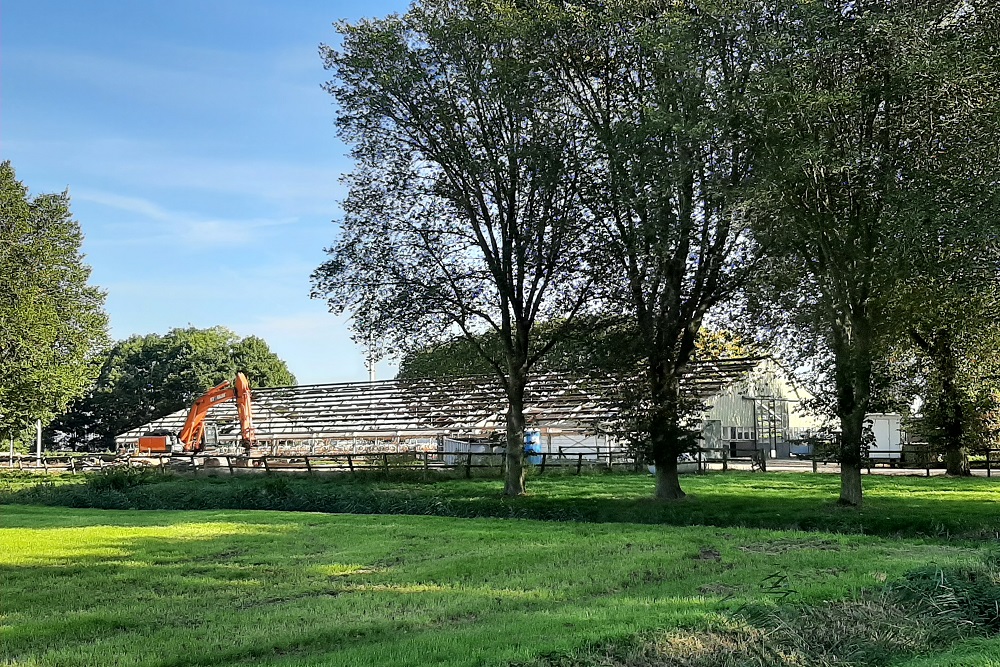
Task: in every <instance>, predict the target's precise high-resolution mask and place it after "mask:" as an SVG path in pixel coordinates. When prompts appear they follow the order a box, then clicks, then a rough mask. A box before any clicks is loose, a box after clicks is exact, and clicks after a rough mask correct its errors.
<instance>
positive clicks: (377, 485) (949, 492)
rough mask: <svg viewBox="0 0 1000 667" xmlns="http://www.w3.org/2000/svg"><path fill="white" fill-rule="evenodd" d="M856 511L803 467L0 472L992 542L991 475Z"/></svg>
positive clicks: (428, 511)
mask: <svg viewBox="0 0 1000 667" xmlns="http://www.w3.org/2000/svg"><path fill="white" fill-rule="evenodd" d="M864 482H865V506H864V508H863V509H862V510H860V511H857V510H853V509H845V508H842V507H839V506H837V505H836V503H835V500H836V498H837V495H838V490H839V486H838V485H839V480H838V479H837V478H836V477H834V476H831V475H813V474H806V473H767V474H759V473H758V474H752V473H737V472H731V473H712V474H708V475H701V476H691V477H686V478H685V479H684V486H685V489H686V490H687V491H688V493H689V497H688V498H687V499H686V500H684V501H682V502H677V503H660V502H655V501H653V500H652V499H651V498H650V495H651V493H652V481H651V478H649V477H648V476H645V475H635V474H632V475H626V474H614V475H584V476H579V477H576V476H546V477H534V478H532V479H530V480H529V485H528V489H529V495H527V496H525V497H521V498H503V497H501V495H500V491H501V484H500V483H499V482H498V481H496V480H482V479H480V480H463V479H439V478H431V480H430V481H420V480H419V479H403V480H398V479H393V478H389V479H386V478H379V477H363V476H349V475H329V476H316V477H307V476H305V475H298V476H295V475H263V474H262V475H247V476H236V477H232V478H231V477H228V476H227V475H220V476H218V477H204V476H202V477H181V476H169V475H168V476H163V475H158V474H151V473H142V472H125V473H121V472H113V473H110V474H104V475H86V476H83V475H80V476H76V477H72V476H61V477H56V478H43V477H24V476H21V477H17V478H16V479H11V478H6V477H4V476H2V475H0V503H21V504H37V505H54V506H65V507H95V508H105V509H272V510H285V511H317V512H344V513H358V514H412V515H436V516H452V517H467V518H470V517H471V518H474V517H497V518H525V519H540V520H549V521H552V520H556V521H585V522H595V523H606V522H629V523H647V524H670V525H677V526H688V525H711V526H733V527H747V528H771V529H779V530H809V531H816V530H821V531H830V532H843V533H864V534H877V535H885V536H910V537H918V536H919V537H935V538H954V537H958V538H967V539H994V540H995V539H998V538H1000V502H998V501H1000V480H993V479H983V478H967V479H946V478H930V479H927V478H920V477H881V476H872V477H866V478H865V480H864Z"/></svg>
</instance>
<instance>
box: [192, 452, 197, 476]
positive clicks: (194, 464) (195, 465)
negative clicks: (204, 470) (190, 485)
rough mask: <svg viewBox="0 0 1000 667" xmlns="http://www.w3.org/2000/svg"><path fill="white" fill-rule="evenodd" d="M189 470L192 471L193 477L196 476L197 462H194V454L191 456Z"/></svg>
mask: <svg viewBox="0 0 1000 667" xmlns="http://www.w3.org/2000/svg"><path fill="white" fill-rule="evenodd" d="M191 469H192V470H193V471H194V474H195V475H197V474H198V462H197V461H196V460H195V458H194V454H192V455H191Z"/></svg>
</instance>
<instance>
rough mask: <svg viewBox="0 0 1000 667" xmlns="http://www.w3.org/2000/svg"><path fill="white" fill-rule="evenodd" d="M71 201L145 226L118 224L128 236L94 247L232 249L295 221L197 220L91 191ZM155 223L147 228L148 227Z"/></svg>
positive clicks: (139, 201) (148, 203)
mask: <svg viewBox="0 0 1000 667" xmlns="http://www.w3.org/2000/svg"><path fill="white" fill-rule="evenodd" d="M72 196H73V199H74V200H75V201H85V202H91V203H94V204H99V205H101V206H106V207H109V208H113V209H116V210H119V211H124V212H126V213H131V214H134V215H136V216H138V217H139V218H140V219H142V220H143V221H144V222H145V223H146V224H145V225H144V226H142V225H138V224H134V223H120V225H121V226H123V227H124V226H128V228H129V232H130V233H129V234H128V235H127V236H122V237H110V238H105V239H104V240H103V241H98V242H97V243H103V244H105V245H106V244H128V245H132V244H135V245H142V244H147V243H153V242H163V241H167V240H174V241H176V242H180V243H182V244H185V245H188V246H193V247H199V248H206V247H212V246H227V247H228V246H232V245H241V244H247V243H250V242H252V241H255V240H256V239H257V238H258V236H259V232H260V231H261V230H266V229H268V228H273V227H281V226H285V225H290V224H294V223H295V222H296V219H295V218H280V219H268V218H256V219H218V218H211V217H204V216H199V215H197V214H194V213H189V212H184V211H171V210H169V209H166V208H164V207H163V206H160V205H159V204H157V203H155V202H152V201H150V200H148V199H143V198H141V197H129V196H124V195H118V194H114V193H109V192H100V191H94V190H74V191H73V193H72ZM150 222H152V223H158V224H153V225H150V224H148V223H150ZM143 227H145V228H146V229H151V230H152V231H153V233H152V234H149V233H148V232H147V233H146V234H143V235H135V234H134V231H135V229H138V228H143Z"/></svg>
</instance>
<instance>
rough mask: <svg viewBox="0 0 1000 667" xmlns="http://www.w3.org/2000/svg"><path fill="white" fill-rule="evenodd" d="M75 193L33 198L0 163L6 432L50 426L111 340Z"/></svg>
mask: <svg viewBox="0 0 1000 667" xmlns="http://www.w3.org/2000/svg"><path fill="white" fill-rule="evenodd" d="M69 205H70V200H69V194H68V193H66V192H63V193H60V194H40V195H36V196H34V197H31V196H30V195H29V194H28V189H27V188H26V187H25V186H24V185H23V184H22V183H21V182H20V181H18V180H17V178H16V175H15V173H14V168H13V167H12V166H11V164H10V162H3V163H0V432H4V433H6V434H11V435H13V434H16V433H18V432H20V431H22V430H23V429H24V428H25V427H26V426H28V425H30V424H31V423H33V422H34V421H35V420H37V419H41V420H42V421H43V422H46V421H48V420H49V419H51V418H52V416H53V415H54V414H56V413H57V412H59V411H60V410H62V409H63V408H64V407H65V406H66V404H67V403H68V402H69V401H71V400H72V399H74V398H76V397H77V396H79V395H80V394H81V393H83V392H84V391H85V390H86V388H87V386H88V385H89V383H90V381H91V380H92V379H93V377H94V375H95V374H96V371H97V367H96V365H95V364H94V358H95V355H96V353H97V352H99V350H100V349H101V347H102V346H103V345H104V344H105V342H106V337H107V316H106V315H105V313H104V293H103V292H102V291H101V290H100V289H98V288H96V287H94V286H92V285H90V284H88V280H89V278H90V267H88V266H87V265H85V264H84V263H83V256H82V255H81V253H80V245H81V243H82V241H83V233H82V232H81V230H80V225H79V224H78V223H77V222H76V221H75V220H74V219H73V218H72V215H71V213H70V209H69Z"/></svg>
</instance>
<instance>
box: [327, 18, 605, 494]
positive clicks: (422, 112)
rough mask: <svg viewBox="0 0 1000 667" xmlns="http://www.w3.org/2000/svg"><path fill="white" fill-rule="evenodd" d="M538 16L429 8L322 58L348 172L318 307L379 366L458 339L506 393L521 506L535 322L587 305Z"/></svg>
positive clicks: (576, 207) (577, 172)
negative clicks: (349, 161)
mask: <svg viewBox="0 0 1000 667" xmlns="http://www.w3.org/2000/svg"><path fill="white" fill-rule="evenodd" d="M534 18H535V16H534V14H533V13H532V12H531V11H529V8H526V7H521V6H516V5H513V4H509V5H493V4H490V3H480V2H452V1H451V0H427V1H426V2H422V3H415V4H413V5H412V6H411V7H410V8H409V10H408V11H407V12H406V13H405V14H403V15H392V16H389V17H386V18H384V19H375V20H366V21H360V22H358V23H356V24H348V23H346V22H343V23H340V24H339V25H338V29H339V31H340V33H341V36H342V41H341V43H340V45H339V46H338V47H337V48H331V47H327V46H323V47H322V49H321V50H322V55H323V58H324V61H325V64H326V67H327V68H328V69H330V70H332V71H333V73H334V77H335V78H334V79H333V80H332V81H331V82H330V83H329V84H328V85H327V90H328V91H329V92H330V93H331V94H332V95H333V96H334V97H335V98H336V100H337V106H338V115H337V126H338V129H339V131H340V135H341V137H342V138H343V139H344V141H345V142H346V143H348V144H349V145H350V146H351V157H352V158H354V161H355V166H354V169H353V171H352V172H351V174H349V175H348V176H347V177H346V178H345V180H346V182H347V185H348V195H347V198H346V200H345V201H344V202H343V210H344V219H343V220H342V221H341V222H340V236H339V238H338V240H337V242H336V244H335V245H334V246H333V247H332V248H330V249H328V251H327V252H328V254H329V260H328V261H327V262H325V263H324V264H323V265H321V266H320V267H319V268H318V269H317V270H316V271H315V272H314V273H313V276H312V280H313V284H314V290H313V296H315V297H318V298H323V299H325V300H326V301H327V303H328V304H329V306H330V309H331V310H332V311H333V312H337V313H343V312H349V313H350V314H351V316H352V320H353V325H352V326H353V327H354V329H355V331H356V333H357V336H358V339H359V340H360V341H361V342H363V343H364V344H366V345H367V346H368V347H369V350H371V349H372V348H373V347H375V346H374V345H373V344H372V341H374V340H378V339H381V340H383V341H385V343H384V344H385V345H386V346H388V347H389V348H391V349H394V350H407V349H411V348H412V347H414V346H416V347H420V346H424V345H426V344H427V343H428V342H429V341H431V342H433V341H442V340H446V339H448V338H449V337H451V336H453V335H456V334H461V335H464V336H465V337H466V338H467V339H468V340H469V341H470V342H471V343H472V344H473V346H474V347H476V346H477V342H478V340H479V339H478V336H479V335H480V334H483V333H484V332H489V333H488V334H487V336H489V337H490V338H489V342H490V343H491V344H492V343H493V342H495V343H496V345H495V346H491V347H489V348H487V347H476V349H477V351H478V353H479V355H480V356H482V358H483V360H484V361H485V362H486V364H487V365H488V367H489V369H490V373H491V374H492V375H493V376H495V377H496V379H497V384H498V386H500V387H502V388H503V389H504V391H505V392H506V394H507V399H508V405H509V412H508V415H509V416H508V427H507V438H508V447H507V457H508V467H507V470H508V475H509V477H508V493H511V494H518V493H523V492H524V480H523V475H522V464H521V456H520V451H521V447H520V445H519V444H518V443H520V442H523V432H524V422H525V418H524V414H523V407H524V406H523V402H524V391H525V384H526V382H527V378H528V376H529V375H530V374H531V373H532V372H533V371H534V366H535V364H536V362H537V361H538V359H539V358H540V357H541V356H543V355H544V354H545V352H546V351H547V348H548V346H549V344H550V343H549V342H548V341H540V340H538V337H537V336H536V323H538V322H544V321H547V320H550V321H551V320H557V319H565V321H566V322H570V321H572V319H573V318H574V317H575V315H576V314H577V313H578V312H580V311H581V310H582V309H584V308H585V307H586V306H587V305H588V303H589V302H590V301H591V297H592V296H593V293H592V289H591V287H592V285H593V283H594V281H593V279H592V277H590V276H589V275H588V274H587V273H586V271H585V268H586V266H587V264H588V254H587V250H588V246H589V245H590V239H591V235H590V233H589V232H590V229H589V226H588V221H587V216H586V215H585V214H584V212H583V211H582V210H581V206H580V184H581V176H582V174H583V172H584V171H585V170H586V168H587V167H586V163H585V161H583V160H582V155H581V140H580V137H579V132H578V131H577V127H576V122H575V120H574V119H573V118H571V117H570V116H569V115H568V114H567V113H566V112H565V105H566V100H565V97H564V96H562V95H561V94H560V93H559V91H557V90H555V89H554V88H553V87H552V86H551V85H548V82H547V77H546V74H545V72H544V71H542V70H541V69H540V67H539V58H538V52H539V49H540V48H542V47H543V45H544V44H545V40H546V38H547V34H546V31H545V25H544V24H543V23H538V22H536V21H534V20H533V19H534Z"/></svg>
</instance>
